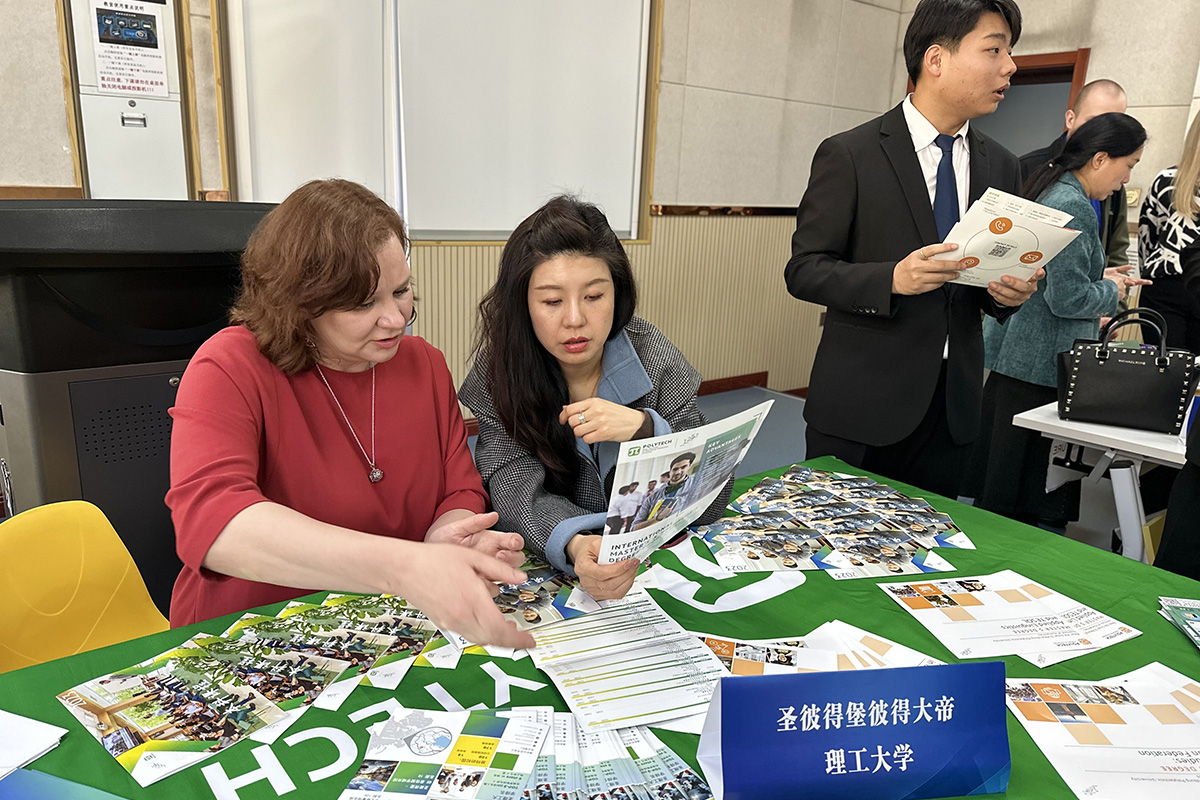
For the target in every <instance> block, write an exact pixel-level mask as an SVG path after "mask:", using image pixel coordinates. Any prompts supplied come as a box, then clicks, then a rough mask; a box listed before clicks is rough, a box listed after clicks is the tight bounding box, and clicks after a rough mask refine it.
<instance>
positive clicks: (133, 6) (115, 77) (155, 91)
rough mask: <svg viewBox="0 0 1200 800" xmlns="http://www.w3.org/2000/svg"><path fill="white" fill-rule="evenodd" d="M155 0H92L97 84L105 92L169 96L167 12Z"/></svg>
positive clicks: (143, 95)
mask: <svg viewBox="0 0 1200 800" xmlns="http://www.w3.org/2000/svg"><path fill="white" fill-rule="evenodd" d="M158 5H160V4H158V3H154V2H133V1H132V0H92V3H91V7H92V12H93V15H94V17H95V19H96V27H95V37H96V38H95V40H94V41H93V42H92V49H93V51H94V52H95V54H96V84H97V86H98V88H99V89H100V91H101V92H103V93H105V94H123V95H140V96H142V97H167V96H168V90H167V59H166V53H165V51H164V47H165V45H164V44H163V41H162V37H163V35H164V34H163V24H162V22H163V19H162V18H163V11H162V8H161V7H156V6H158Z"/></svg>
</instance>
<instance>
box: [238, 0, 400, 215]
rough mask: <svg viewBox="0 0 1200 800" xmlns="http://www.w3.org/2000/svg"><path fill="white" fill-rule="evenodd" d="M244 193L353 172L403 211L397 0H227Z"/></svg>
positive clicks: (269, 198) (281, 190) (257, 194)
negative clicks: (392, 66) (396, 30)
mask: <svg viewBox="0 0 1200 800" xmlns="http://www.w3.org/2000/svg"><path fill="white" fill-rule="evenodd" d="M228 21H229V62H230V64H229V66H230V76H229V77H230V80H229V92H230V101H231V106H232V111H233V128H234V152H235V154H236V161H235V163H236V170H237V188H238V199H239V200H243V201H259V202H269V203H277V202H280V201H281V200H283V199H284V198H285V197H287V196H288V194H290V193H291V191H292V190H293V189H295V188H296V187H297V186H299V185H301V184H302V183H305V182H306V181H309V180H313V179H316V178H347V179H349V180H353V181H357V182H358V183H361V184H363V185H365V186H367V187H369V188H370V189H371V190H372V191H374V192H375V193H376V194H378V195H380V196H381V197H383V198H384V199H385V200H386V201H388V202H389V203H390V204H391V205H393V206H395V207H397V208H400V203H399V200H400V190H399V184H400V179H399V175H398V169H399V166H398V155H399V125H398V124H397V121H396V116H397V111H396V108H397V106H396V98H395V95H396V77H395V70H394V68H391V67H390V65H392V64H394V63H395V39H396V37H395V14H394V2H393V0H345V1H344V2H336V0H230V3H229V6H228Z"/></svg>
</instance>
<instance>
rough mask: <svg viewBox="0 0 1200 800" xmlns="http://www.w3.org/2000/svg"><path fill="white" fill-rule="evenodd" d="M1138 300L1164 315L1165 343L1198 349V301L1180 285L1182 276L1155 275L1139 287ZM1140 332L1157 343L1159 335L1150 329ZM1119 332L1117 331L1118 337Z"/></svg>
mask: <svg viewBox="0 0 1200 800" xmlns="http://www.w3.org/2000/svg"><path fill="white" fill-rule="evenodd" d="M1139 302H1140V303H1141V304H1142V305H1143V306H1146V307H1147V308H1152V309H1154V310H1155V311H1157V312H1158V313H1160V314H1162V315H1163V318H1165V319H1166V321H1167V347H1178V348H1181V349H1184V350H1190V351H1191V352H1192V353H1200V301H1197V300H1196V297H1195V296H1194V295H1193V294H1192V293H1191V292H1189V291H1188V290H1187V287H1186V286H1184V285H1183V278H1182V277H1180V276H1178V275H1169V276H1167V277H1165V278H1155V279H1154V283H1153V284H1151V285H1150V286H1143V287H1142V297H1141V300H1140V301H1139ZM1122 330H1124V329H1122ZM1142 332H1143V334H1144V335H1145V341H1146V343H1147V344H1156V343H1157V340H1158V337H1156V336H1155V335H1154V331H1153V330H1151V329H1150V328H1143V329H1142ZM1120 335H1121V334H1120V333H1118V334H1117V336H1118V337H1119V336H1120Z"/></svg>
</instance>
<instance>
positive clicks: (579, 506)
mask: <svg viewBox="0 0 1200 800" xmlns="http://www.w3.org/2000/svg"><path fill="white" fill-rule="evenodd" d="M488 357H489V354H488V353H486V352H481V353H480V354H479V356H478V357H477V359H476V362H475V365H474V366H473V367H472V369H471V372H470V374H468V375H467V379H466V380H465V381H463V385H462V387H461V388H460V389H459V390H458V398H459V400H461V401H462V402H463V403H464V404H466V406H467V407H468V408H470V409H471V411H472V412H473V413H474V415H475V417H476V418H477V419H478V420H479V439H478V442H477V443H476V445H475V466H476V467H478V468H479V474H480V475H481V476H482V477H483V485H484V488H485V489H487V491H488V493H489V494H490V495H491V498H492V507H493V508H494V509H495V510H496V511H497V512H498V513H499V514H500V524H499V527H500V528H501V529H503V530H512V531H517V532H518V533H520V534H521V535H522V536H524V537H525V545H526V547H528V548H529V549H530V550H532V551H534V552H536V553H539V554H544V555H545V556H546V557H547V559H548V560H549V561H550V563H552V564H554V566H556V567H558V568H559V569H561V570H564V571H567V572H570V571H571V569H570V565H568V564H567V560H566V554H565V548H566V544H567V541H568V540H570V538H571V537H572V536H574V535H575V534H576V533H579V532H581V531H589V532H590V531H596V532H599V531H601V530H603V528H604V520H605V511H606V509H607V508H608V492H609V491H610V490H611V486H612V480H613V470H614V468H615V466H616V461H617V452H618V443H617V442H602V443H600V444H599V445H598V447H597V448H596V454H595V457H594V456H593V452H592V449H591V448H590V447H589V446H588V445H586V444H584V443H583V442H582V440H576V444H577V445H578V447H577V450H576V455H577V457H578V458H579V459H580V464H579V479H578V480H577V482H576V484H575V489H574V491H573V492H572V493H571V496H570V497H563V496H562V495H556V494H551V493H549V492H547V491H546V489H545V487H544V486H543V483H544V481H545V477H546V472H545V469H544V468H543V466H542V464H541V462H540V461H538V459H537V458H536V457H535V456H534V455H533V454H531V453H530V452H529V451H528V450H526V449H525V448H524V447H523V446H522V445H520V444H517V443H516V442H515V441H513V440H512V439H511V438H510V437H509V435H508V433H506V432H505V430H504V426H503V425H502V424H501V422H500V420H499V418H498V417H497V416H496V410H495V408H494V406H493V405H492V397H491V392H490V391H489V390H488V387H487V385H486V382H485V377H484V376H485V372H484V370H483V368H482V366H483V364H484V363H486V359H487V358H488ZM603 358H604V360H603V374H602V377H601V379H600V384H599V386H598V387H597V391H596V394H597V396H598V397H601V398H603V399H605V400H610V401H612V402H614V403H620V404H621V405H624V406H628V407H629V408H635V409H638V410H639V411H643V410H644V411H647V412H649V414H650V416H651V418H652V419H653V420H654V435H655V436H661V435H664V434H667V433H671V432H672V431H682V430H687V429H689V428H695V427H698V426H700V425H703V424H705V422H706V420H705V419H704V415H703V414H701V413H700V409H699V408H697V407H696V390H697V389H698V388H699V386H700V373H698V372H696V370H695V368H693V367H692V365H691V364H689V363H688V361H687V359H686V358H684V356H683V353H681V352H679V349H678V348H677V347H675V345H673V344H671V342H670V341H668V340H667V337H665V336H663V335H662V333H661V332H659V330H658V328H655V327H654V326H653V325H651V324H650V323H649V322H647V321H645V320H644V319H640V318H638V317H634V318H633V319H632V320H630V322H629V324H628V325H627V326H625V330H624V331H623V332H622V333H621V334H619V335H617V336H615V337H613V338H612V339H611V340H609V341H608V342H606V343H605V346H604V357H603ZM546 424H547V425H556V424H558V421H557V420H546ZM732 486H733V481H732V479H730V482H729V483H728V484H727V485H726V486H725V488H724V489H723V490H722V491H721V493H720V494H719V495H718V496H717V498H716V499H715V500H714V501H713V503H712V505H710V506H709V507H708V509H707V510H706V511H705V512H704V514H703V515H702V516H701V517H700V519H699V520H697V524H703V523H708V522H711V521H713V520H715V519H716V518H718V517H720V516H721V514H722V512H723V511H724V509H725V506H726V504H727V503H728V502H729V493H730V490H731V488H732Z"/></svg>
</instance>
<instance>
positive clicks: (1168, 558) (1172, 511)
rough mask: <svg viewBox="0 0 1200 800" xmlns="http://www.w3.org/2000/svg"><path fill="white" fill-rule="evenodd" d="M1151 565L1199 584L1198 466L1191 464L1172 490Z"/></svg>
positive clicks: (1199, 477)
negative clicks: (1155, 553) (1164, 521)
mask: <svg viewBox="0 0 1200 800" xmlns="http://www.w3.org/2000/svg"><path fill="white" fill-rule="evenodd" d="M1154 566H1156V567H1161V568H1163V569H1165V570H1168V571H1170V572H1174V573H1176V574H1179V575H1185V576H1187V577H1189V578H1192V579H1194V580H1198V581H1200V466H1197V465H1195V464H1193V463H1192V462H1191V461H1189V462H1187V463H1186V464H1184V465H1183V469H1181V470H1180V471H1179V475H1178V477H1176V478H1175V485H1174V486H1173V487H1172V488H1171V500H1170V502H1169V503H1168V504H1167V521H1166V524H1165V525H1164V526H1163V535H1162V542H1160V543H1159V546H1158V555H1156V556H1155V558H1154Z"/></svg>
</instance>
